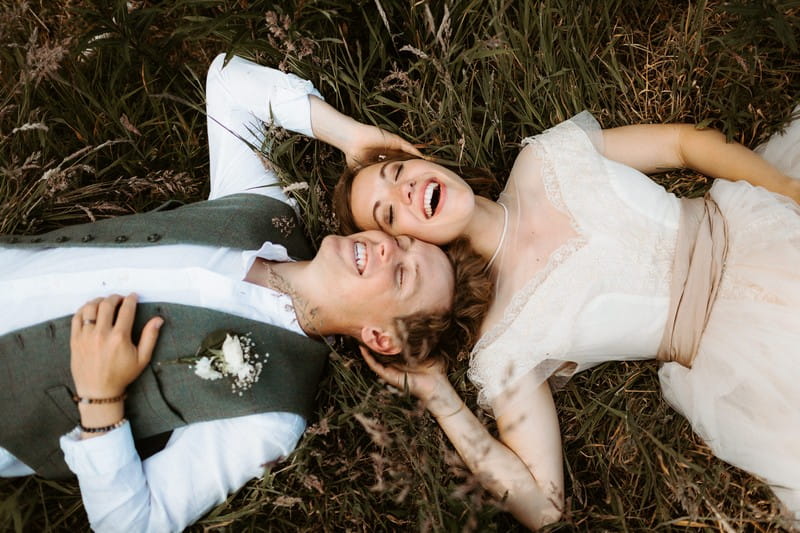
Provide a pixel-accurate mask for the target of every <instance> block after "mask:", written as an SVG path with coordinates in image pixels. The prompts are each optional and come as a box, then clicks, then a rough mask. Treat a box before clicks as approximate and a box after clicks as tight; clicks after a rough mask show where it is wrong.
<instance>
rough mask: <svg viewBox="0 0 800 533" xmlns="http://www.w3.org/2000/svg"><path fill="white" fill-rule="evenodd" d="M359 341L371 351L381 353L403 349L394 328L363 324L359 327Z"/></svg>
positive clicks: (397, 351)
mask: <svg viewBox="0 0 800 533" xmlns="http://www.w3.org/2000/svg"><path fill="white" fill-rule="evenodd" d="M361 342H362V343H364V344H365V345H367V346H368V347H369V349H370V350H372V351H373V352H376V353H379V354H383V355H394V354H397V353H400V352H402V351H403V346H402V344H401V343H400V340H399V339H398V337H397V333H396V332H395V331H394V329H384V328H379V327H377V326H364V327H363V328H361Z"/></svg>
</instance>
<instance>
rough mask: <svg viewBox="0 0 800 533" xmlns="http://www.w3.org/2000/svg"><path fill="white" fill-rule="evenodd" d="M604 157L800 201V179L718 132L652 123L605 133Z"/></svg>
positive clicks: (648, 170)
mask: <svg viewBox="0 0 800 533" xmlns="http://www.w3.org/2000/svg"><path fill="white" fill-rule="evenodd" d="M603 142H604V152H605V153H604V155H605V156H606V157H607V158H609V159H613V160H614V161H619V162H620V163H623V164H626V165H628V166H631V167H633V168H636V169H638V170H640V171H642V172H644V173H646V174H653V173H656V172H663V171H665V170H669V169H674V168H691V169H693V170H696V171H697V172H700V173H701V174H704V175H706V176H709V177H712V178H722V179H726V180H730V181H739V180H744V181H747V182H748V183H751V184H752V185H757V186H761V187H764V188H765V189H768V190H770V191H772V192H776V193H779V194H783V195H785V196H788V197H790V198H792V199H793V200H795V201H796V202H800V180H796V179H792V178H790V177H789V176H787V175H785V174H784V173H782V172H781V171H780V170H778V169H777V168H775V167H774V166H772V165H771V164H769V163H768V162H767V161H765V160H764V159H763V158H762V157H761V156H759V155H758V154H756V153H755V152H753V151H752V150H749V149H747V148H745V147H744V146H742V145H741V144H739V143H736V142H727V140H726V139H725V136H724V135H723V134H722V133H720V132H718V131H716V130H713V129H697V128H696V127H695V126H693V125H691V124H648V125H637V126H623V127H621V128H612V129H608V130H603Z"/></svg>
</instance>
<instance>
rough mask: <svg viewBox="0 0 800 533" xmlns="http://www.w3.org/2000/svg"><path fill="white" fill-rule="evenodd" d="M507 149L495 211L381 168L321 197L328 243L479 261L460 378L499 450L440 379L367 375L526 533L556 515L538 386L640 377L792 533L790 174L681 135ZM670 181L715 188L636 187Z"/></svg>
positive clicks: (388, 161) (556, 459)
mask: <svg viewBox="0 0 800 533" xmlns="http://www.w3.org/2000/svg"><path fill="white" fill-rule="evenodd" d="M798 139H800V123H798V122H795V123H794V124H793V125H792V127H791V128H790V131H789V132H788V133H787V134H786V135H784V136H781V137H775V138H773V139H772V140H771V141H770V142H769V143H768V145H767V147H766V154H765V156H766V157H768V158H769V159H770V160H771V161H773V162H775V163H776V164H778V165H781V164H784V162H783V161H782V159H787V158H791V157H792V155H793V154H792V153H790V152H791V145H792V144H794V145H795V146H796V145H797V142H798ZM523 144H525V147H524V148H523V150H522V151H521V152H520V154H519V156H518V158H517V160H516V162H515V164H514V167H513V168H512V170H511V174H510V176H509V179H508V184H507V186H506V188H505V190H504V191H503V193H502V194H501V195H500V198H499V199H498V201H497V202H494V201H491V200H489V199H487V198H484V197H480V196H476V195H475V194H474V193H473V191H472V190H471V189H470V186H469V185H468V184H467V183H466V182H465V181H464V180H463V179H462V178H461V176H459V175H458V174H457V173H456V172H454V171H453V170H451V169H449V168H445V167H443V166H440V165H437V164H434V163H432V162H430V161H427V160H424V159H409V158H408V156H401V155H396V154H385V155H378V156H376V158H375V159H373V160H369V161H364V162H363V164H362V166H361V168H360V169H359V170H357V171H355V172H349V173H346V174H345V176H344V177H343V179H342V181H341V182H340V183H339V185H338V186H337V191H336V207H337V210H338V214H339V217H340V219H341V222H342V223H343V226H344V227H343V229H345V230H353V231H354V230H356V229H357V228H358V229H383V230H384V231H387V232H389V233H392V234H408V235H412V236H414V237H417V238H421V239H425V240H428V241H430V242H434V243H437V244H446V243H448V242H450V241H452V240H453V239H455V238H456V237H459V236H466V237H469V238H470V239H471V241H472V243H473V245H474V247H475V248H476V250H477V251H478V252H480V253H481V254H482V255H483V256H484V257H485V258H486V259H487V261H488V263H489V267H490V268H491V273H492V275H493V277H494V280H495V297H494V301H493V303H492V305H491V307H490V309H489V313H488V316H487V318H486V320H485V322H484V324H483V327H482V331H481V335H482V336H481V338H480V340H479V341H478V343H477V345H476V346H475V348H474V350H473V352H472V354H471V357H470V363H469V373H468V375H469V377H470V379H471V380H472V381H473V382H474V383H475V384H476V385H477V387H478V389H479V402H480V403H481V404H482V406H483V407H485V408H488V409H489V410H491V411H492V412H493V414H494V416H495V417H496V419H497V426H498V432H499V437H498V438H495V437H493V436H492V435H491V434H490V433H489V432H488V431H487V430H486V429H485V428H484V427H483V426H482V424H481V423H480V422H479V421H478V419H477V418H476V417H475V416H474V415H473V413H472V412H470V410H469V409H467V408H465V406H464V403H463V401H462V400H461V398H460V397H459V396H458V394H457V393H456V391H455V390H454V389H453V387H452V386H451V385H450V383H449V381H448V379H447V376H446V375H445V369H446V366H447V362H446V361H417V362H415V363H414V364H409V365H408V366H400V365H399V364H398V366H394V365H383V364H381V363H379V362H377V361H375V359H373V358H372V357H371V356H370V355H369V354H367V353H365V354H364V357H365V359H366V361H367V363H368V364H369V365H370V367H371V368H372V369H373V370H374V371H375V372H376V373H378V375H380V376H381V377H382V378H384V379H385V380H386V381H387V382H388V383H390V384H393V385H396V386H399V387H400V388H403V387H404V386H405V385H406V384H407V386H408V388H409V390H410V391H411V392H412V393H413V394H414V395H416V396H417V397H419V398H420V399H421V400H423V401H424V402H425V404H426V406H427V408H428V410H429V411H430V412H431V414H432V415H433V416H434V417H435V418H436V419H437V421H438V422H439V424H440V425H441V427H442V428H443V429H444V431H445V432H446V433H447V435H448V437H449V438H450V440H451V442H452V443H453V445H454V446H455V448H456V449H457V450H458V452H459V454H460V455H461V457H462V458H463V459H464V461H465V462H466V464H467V465H468V466H469V468H470V469H471V470H472V471H473V472H474V473H475V474H477V475H478V477H479V479H481V480H482V483H483V484H484V486H485V487H486V488H487V489H489V490H490V491H492V492H493V493H494V494H495V495H497V496H498V497H500V498H504V501H505V503H506V504H507V505H508V508H509V510H510V511H511V512H512V513H513V514H514V516H515V517H516V518H517V519H518V520H519V521H520V522H522V523H523V524H525V525H526V526H528V527H530V528H538V527H541V526H543V525H545V524H548V523H552V522H555V521H557V520H558V519H559V517H560V516H561V514H562V512H563V511H564V488H563V487H564V476H563V469H562V458H561V454H562V448H561V438H560V434H559V428H558V419H557V417H556V411H555V407H554V404H553V399H552V395H551V385H554V386H558V384H559V383H563V382H564V381H565V380H567V379H569V377H570V376H571V375H572V374H573V373H575V372H578V371H581V370H584V369H586V368H589V367H591V366H594V365H596V364H599V363H601V362H605V361H611V360H632V359H644V358H653V357H657V358H658V359H659V360H661V361H664V362H665V364H663V365H662V367H661V369H660V372H659V377H660V380H661V385H662V392H663V394H664V397H665V398H666V399H667V401H668V402H669V403H670V404H671V405H672V406H673V407H674V408H675V409H676V410H678V411H679V412H680V413H682V414H683V415H684V416H685V417H686V418H687V419H688V420H689V421H690V422H691V424H692V427H693V429H694V430H695V432H697V433H698V434H699V435H700V436H701V437H702V438H703V439H704V440H705V442H706V443H707V444H708V446H709V447H710V448H711V449H712V450H713V452H714V453H715V454H716V455H717V456H718V457H719V458H720V459H722V460H724V461H727V462H729V463H730V464H733V465H735V466H738V467H740V468H742V469H744V470H747V471H748V472H751V473H753V474H755V475H756V476H759V477H760V478H762V479H764V480H765V481H766V482H767V483H768V484H769V485H770V486H771V488H772V489H773V491H774V492H775V495H776V496H777V497H778V498H779V499H780V500H781V502H782V503H783V504H784V506H785V507H786V508H787V509H788V511H789V514H790V517H791V518H790V519H793V520H800V446H798V445H797V443H798V442H800V388H798V386H797V383H799V382H800V364H798V361H799V360H800V207H799V206H798V204H797V203H796V202H797V201H798V200H800V180H794V179H791V178H790V177H789V176H788V175H787V174H791V173H795V175H799V174H797V173H800V161H797V160H796V161H795V162H794V168H788V167H786V166H783V167H781V168H782V169H783V170H778V168H776V167H775V166H773V165H772V164H770V163H768V162H767V161H766V160H765V159H762V158H761V157H759V156H758V155H756V154H755V153H753V152H751V151H750V150H748V149H746V148H744V147H742V146H741V145H738V144H735V143H726V142H725V139H724V137H723V136H722V135H721V134H720V133H718V132H715V131H713V130H701V129H697V128H695V127H693V126H690V125H649V126H628V127H622V128H615V129H610V130H600V128H599V126H598V125H597V123H596V121H595V120H594V118H593V117H592V116H591V115H589V114H588V113H583V114H581V115H578V116H577V117H575V118H573V119H572V120H569V121H567V122H564V123H562V124H559V125H558V126H556V127H554V128H552V129H550V130H548V131H546V132H544V133H542V134H541V135H537V136H535V137H532V138H529V139H526V140H525V141H524V143H523ZM782 152H784V153H785V154H784V153H782ZM795 152H796V150H795ZM671 168H692V169H695V170H697V171H699V172H702V173H704V174H706V175H708V176H712V177H717V178H724V180H719V181H717V182H715V183H714V185H713V187H712V188H711V190H710V193H709V194H708V195H707V197H706V199H705V200H703V199H696V200H691V201H689V200H684V199H679V198H677V197H676V196H674V195H673V194H671V193H668V192H667V191H665V190H664V189H663V188H661V187H660V186H658V185H657V184H655V183H654V182H652V181H651V180H649V179H647V177H646V176H645V175H644V174H643V173H654V172H660V171H664V170H666V169H671ZM784 172H787V174H784ZM747 182H749V183H747ZM754 185H755V186H761V187H764V188H761V187H754ZM765 188H766V189H768V190H765ZM770 191H771V192H770ZM775 193H780V194H775ZM784 195H785V196H784ZM787 196H788V197H787Z"/></svg>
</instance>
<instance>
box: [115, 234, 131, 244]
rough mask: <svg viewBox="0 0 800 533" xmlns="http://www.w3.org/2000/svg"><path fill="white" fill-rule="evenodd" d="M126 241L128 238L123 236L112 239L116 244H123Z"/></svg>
mask: <svg viewBox="0 0 800 533" xmlns="http://www.w3.org/2000/svg"><path fill="white" fill-rule="evenodd" d="M127 240H128V237H126V236H125V235H118V236H117V238H116V239H114V241H116V242H125V241H127Z"/></svg>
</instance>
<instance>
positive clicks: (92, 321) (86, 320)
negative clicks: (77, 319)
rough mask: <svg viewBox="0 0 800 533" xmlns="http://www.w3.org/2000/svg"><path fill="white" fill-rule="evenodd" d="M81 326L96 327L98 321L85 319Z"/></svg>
mask: <svg viewBox="0 0 800 533" xmlns="http://www.w3.org/2000/svg"><path fill="white" fill-rule="evenodd" d="M81 324H83V325H84V326H85V325H87V324H91V325H95V324H97V320H95V319H94V318H84V319H83V320H82V321H81Z"/></svg>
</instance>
